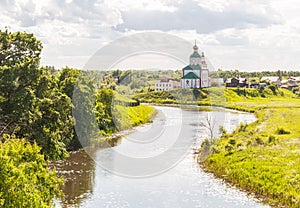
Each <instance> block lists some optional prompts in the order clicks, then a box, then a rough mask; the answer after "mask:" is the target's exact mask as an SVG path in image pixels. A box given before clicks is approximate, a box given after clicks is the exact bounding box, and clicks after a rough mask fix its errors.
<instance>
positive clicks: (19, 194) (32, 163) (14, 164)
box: [0, 138, 63, 208]
mask: <svg viewBox="0 0 300 208" xmlns="http://www.w3.org/2000/svg"><path fill="white" fill-rule="evenodd" d="M40 149H41V148H40V147H38V146H37V145H36V144H35V143H34V144H30V143H29V142H26V141H25V140H24V139H10V138H8V139H7V140H6V141H5V142H1V144H0V179H1V180H0V207H5V208H6V207H7V208H10V207H44V208H46V207H51V206H52V201H53V198H54V197H58V196H59V195H60V193H61V192H60V187H61V185H62V182H63V181H62V180H61V179H59V178H57V176H56V173H55V171H50V170H49V169H48V168H47V167H46V164H45V160H44V156H43V155H41V154H40Z"/></svg>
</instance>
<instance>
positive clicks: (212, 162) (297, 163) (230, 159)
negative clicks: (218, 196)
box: [200, 89, 300, 207]
mask: <svg viewBox="0 0 300 208" xmlns="http://www.w3.org/2000/svg"><path fill="white" fill-rule="evenodd" d="M225 91H226V93H225V98H226V102H224V103H222V105H224V106H225V107H228V108H234V109H238V110H244V111H250V112H255V114H256V116H257V118H258V120H257V121H256V122H254V123H252V124H249V125H245V124H242V125H240V126H239V127H238V128H237V129H236V130H235V131H234V132H233V133H231V134H226V133H224V134H223V136H222V137H221V139H220V140H214V141H206V142H204V143H203V144H202V147H201V149H202V153H203V152H204V150H205V151H206V152H207V150H208V151H209V152H210V153H211V154H210V155H209V156H208V157H207V155H205V154H200V157H202V158H200V160H201V165H202V166H203V167H204V168H205V169H206V170H207V171H209V172H213V173H214V174H215V175H216V176H218V177H220V178H223V179H225V180H226V181H228V182H231V183H233V184H235V185H236V186H238V187H240V188H242V189H245V190H247V191H250V192H253V193H255V194H257V196H259V197H260V198H262V199H263V200H264V201H265V202H267V203H269V204H271V205H273V206H275V207H282V206H283V207H300V191H299V190H300V127H299V126H300V99H299V98H294V97H293V94H292V93H290V92H288V91H285V90H284V91H282V90H281V91H276V94H273V93H266V92H265V93H264V95H263V96H261V95H262V94H260V93H259V92H258V90H254V89H247V90H246V95H245V94H243V93H244V91H243V90H238V89H227V90H225ZM251 95H252V96H251Z"/></svg>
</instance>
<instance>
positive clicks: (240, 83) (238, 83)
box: [225, 77, 248, 87]
mask: <svg viewBox="0 0 300 208" xmlns="http://www.w3.org/2000/svg"><path fill="white" fill-rule="evenodd" d="M225 84H226V87H248V82H247V79H246V78H237V77H233V78H231V79H230V80H227V81H226V82H225Z"/></svg>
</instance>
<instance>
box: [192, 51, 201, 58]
mask: <svg viewBox="0 0 300 208" xmlns="http://www.w3.org/2000/svg"><path fill="white" fill-rule="evenodd" d="M190 57H191V58H200V57H201V56H200V54H199V53H198V52H197V51H194V53H193V54H192V55H191V56H190Z"/></svg>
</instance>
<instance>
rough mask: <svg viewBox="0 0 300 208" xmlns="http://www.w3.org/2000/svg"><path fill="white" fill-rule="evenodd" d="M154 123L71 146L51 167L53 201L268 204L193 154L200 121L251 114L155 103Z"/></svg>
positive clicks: (229, 120)
mask: <svg viewBox="0 0 300 208" xmlns="http://www.w3.org/2000/svg"><path fill="white" fill-rule="evenodd" d="M156 109H157V111H158V114H157V116H156V118H155V119H154V120H153V123H151V124H147V125H144V126H142V127H137V128H135V129H134V130H133V131H132V132H131V133H130V134H128V135H126V136H124V138H122V139H121V140H120V142H119V144H118V145H116V146H114V147H111V148H106V149H97V150H90V151H88V150H87V151H84V150H80V151H77V152H73V153H71V155H70V158H68V159H67V160H65V161H60V162H57V163H56V169H57V171H58V173H59V174H60V175H63V176H64V177H65V179H66V182H65V185H64V187H63V192H64V197H62V199H60V200H57V201H56V206H57V207H86V208H94V207H107V208H111V207H130V208H131V207H133V208H135V207H143V208H146V207H149V208H152V207H155V208H160V207H166V208H168V207H172V208H173V207H174V208H176V207H187V208H193V207H203V208H204V207H213V208H217V207H220V208H226V207H228V208H234V207H237V208H241V207H249V208H253V207H269V206H267V205H264V204H261V203H260V202H258V201H257V200H256V199H255V198H254V197H253V196H250V195H248V194H246V193H244V192H242V191H240V190H237V189H236V188H234V187H231V186H229V185H227V184H225V183H224V182H223V181H222V180H220V179H216V178H214V176H213V175H211V174H208V173H205V172H204V171H203V170H202V169H201V168H200V167H199V165H198V164H197V162H196V158H195V155H194V151H195V149H197V148H198V147H199V145H200V143H201V141H202V140H203V139H204V138H207V137H208V130H207V128H205V126H204V127H203V126H202V127H201V125H200V123H201V121H202V122H204V121H205V120H207V118H212V119H211V121H212V122H213V123H214V128H213V129H214V131H213V132H214V136H219V131H218V129H219V126H221V125H222V126H224V127H225V129H226V130H227V131H232V130H233V129H235V128H236V127H237V125H238V124H239V123H241V122H243V123H249V122H253V121H254V120H255V117H254V116H253V115H252V114H248V113H241V112H236V111H229V110H225V109H219V110H216V111H212V112H198V111H193V110H183V109H181V108H174V107H162V106H160V107H156Z"/></svg>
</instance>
